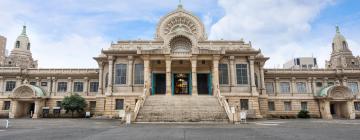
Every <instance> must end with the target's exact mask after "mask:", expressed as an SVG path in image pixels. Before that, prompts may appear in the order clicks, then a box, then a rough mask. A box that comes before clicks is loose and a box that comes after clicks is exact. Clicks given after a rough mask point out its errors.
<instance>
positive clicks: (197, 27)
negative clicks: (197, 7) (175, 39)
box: [155, 5, 207, 40]
mask: <svg viewBox="0 0 360 140" xmlns="http://www.w3.org/2000/svg"><path fill="white" fill-rule="evenodd" d="M176 32H186V33H187V34H189V35H192V36H194V37H195V38H196V39H197V40H205V39H206V38H207V37H206V33H205V27H204V24H203V23H202V22H201V20H200V19H199V18H198V17H197V16H195V15H193V14H192V13H191V12H189V11H187V10H185V9H184V8H183V7H182V5H179V6H178V8H177V9H176V10H175V11H172V12H170V13H169V14H167V15H166V16H164V17H163V18H161V20H160V22H159V23H158V25H157V30H156V36H155V38H156V39H158V40H164V39H165V38H166V37H167V36H168V35H171V34H175V33H176Z"/></svg>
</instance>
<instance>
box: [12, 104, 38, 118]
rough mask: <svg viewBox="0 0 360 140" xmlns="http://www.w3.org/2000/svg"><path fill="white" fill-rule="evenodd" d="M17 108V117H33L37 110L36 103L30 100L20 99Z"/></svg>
mask: <svg viewBox="0 0 360 140" xmlns="http://www.w3.org/2000/svg"><path fill="white" fill-rule="evenodd" d="M16 108H17V110H16V116H17V118H32V117H33V115H34V111H35V103H34V102H28V101H19V103H18V105H17V107H16Z"/></svg>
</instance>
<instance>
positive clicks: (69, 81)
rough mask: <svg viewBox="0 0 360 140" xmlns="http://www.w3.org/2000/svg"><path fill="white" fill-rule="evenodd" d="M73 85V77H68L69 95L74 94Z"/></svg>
mask: <svg viewBox="0 0 360 140" xmlns="http://www.w3.org/2000/svg"><path fill="white" fill-rule="evenodd" d="M72 85H73V80H72V78H71V77H68V84H67V92H68V93H72V92H73V90H72V87H73V86H72Z"/></svg>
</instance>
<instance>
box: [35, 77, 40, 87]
mask: <svg viewBox="0 0 360 140" xmlns="http://www.w3.org/2000/svg"><path fill="white" fill-rule="evenodd" d="M35 79H36V85H37V86H39V87H41V79H40V77H35Z"/></svg>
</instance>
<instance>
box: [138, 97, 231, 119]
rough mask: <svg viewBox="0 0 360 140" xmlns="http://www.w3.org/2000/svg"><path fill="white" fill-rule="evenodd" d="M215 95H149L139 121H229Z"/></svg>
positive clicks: (141, 110) (139, 115)
mask: <svg viewBox="0 0 360 140" xmlns="http://www.w3.org/2000/svg"><path fill="white" fill-rule="evenodd" d="M228 120H229V119H228V117H227V115H226V112H225V109H224V108H223V107H222V106H221V105H220V103H219V101H218V100H217V98H216V97H213V96H148V97H147V98H146V101H145V103H144V106H143V107H142V108H141V109H140V112H139V114H138V116H137V118H136V121H137V122H228Z"/></svg>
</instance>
